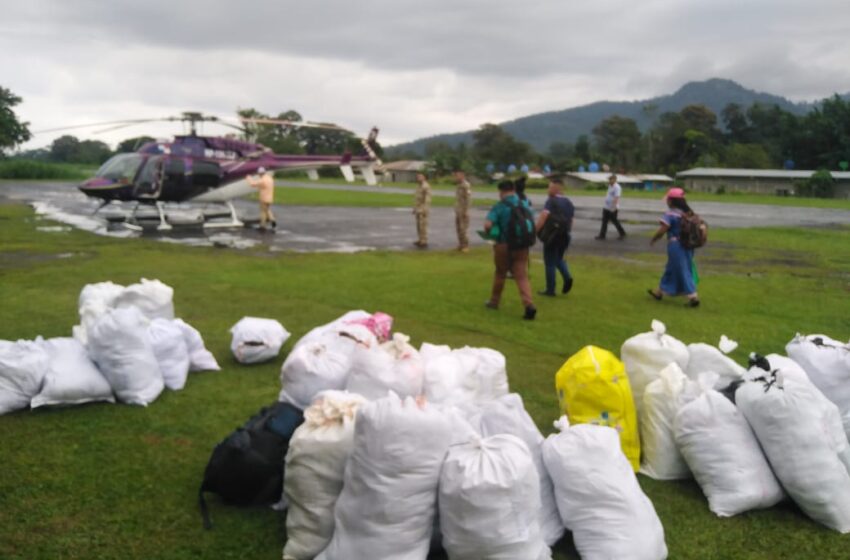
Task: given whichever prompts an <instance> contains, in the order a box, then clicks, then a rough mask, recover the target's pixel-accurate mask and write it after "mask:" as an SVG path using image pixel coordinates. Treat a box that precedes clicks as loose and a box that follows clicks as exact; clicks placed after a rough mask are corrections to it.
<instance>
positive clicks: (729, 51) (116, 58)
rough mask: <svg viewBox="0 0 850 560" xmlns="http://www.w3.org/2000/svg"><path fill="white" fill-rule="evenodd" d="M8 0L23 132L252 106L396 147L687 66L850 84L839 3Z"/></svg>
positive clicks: (2, 3) (1, 67) (813, 94)
mask: <svg viewBox="0 0 850 560" xmlns="http://www.w3.org/2000/svg"><path fill="white" fill-rule="evenodd" d="M0 10H2V13H3V14H4V17H3V19H2V21H0V76H3V78H2V80H3V83H2V85H3V86H4V87H8V88H10V89H12V90H13V91H14V92H15V93H16V94H18V95H20V96H22V97H23V98H24V100H25V103H24V104H23V105H22V106H21V107H20V112H21V113H22V114H23V117H24V118H25V119H26V120H29V121H31V123H32V126H31V128H33V129H36V128H37V127H40V128H47V127H48V126H58V125H61V124H74V123H76V122H83V121H86V120H88V121H103V120H111V119H119V118H140V117H147V116H158V115H168V114H173V113H175V112H179V111H182V110H188V109H197V110H203V111H209V112H215V113H218V114H220V115H233V114H234V111H235V109H236V108H237V107H255V108H257V109H259V110H261V111H264V112H268V113H277V112H279V111H284V110H287V109H296V110H298V111H299V112H301V113H302V114H303V115H304V116H305V117H306V118H308V119H314V120H322V121H334V122H339V123H340V124H343V125H345V126H348V127H351V128H352V129H354V130H356V131H359V132H362V131H366V130H368V129H369V128H370V127H371V126H372V125H373V124H378V125H379V126H380V127H381V129H382V134H383V136H382V140H383V141H384V142H385V143H393V142H398V141H404V140H410V139H413V138H416V137H421V136H426V135H430V134H436V133H441V132H448V131H456V130H468V129H471V128H476V127H477V126H478V125H480V124H481V123H483V122H501V121H504V120H509V119H513V118H517V117H520V116H524V115H527V114H530V113H534V112H541V111H547V110H560V109H564V108H567V107H571V106H575V105H581V104H585V103H590V102H593V101H598V100H603V99H617V100H624V99H645V98H648V97H652V96H654V95H659V94H665V93H671V92H672V91H674V90H675V89H677V88H678V87H680V86H681V85H682V84H684V83H685V82H687V81H690V80H694V79H705V78H710V77H725V78H731V79H735V80H736V81H739V82H741V83H742V84H743V85H745V86H747V87H751V88H754V89H758V90H761V91H768V92H770V93H776V94H780V95H786V96H789V97H791V98H793V99H798V100H799V99H816V98H821V97H825V96H827V95H830V94H832V93H833V92H836V91H844V90H847V89H848V88H847V85H846V84H848V83H850V79H848V78H850V70H848V69H846V61H847V60H850V42H848V40H847V39H846V37H848V36H850V33H848V31H850V23H848V22H850V18H848V17H847V16H848V15H850V8H848V5H847V4H846V1H845V0H840V1H839V0H814V1H813V2H808V3H806V4H805V5H803V4H802V3H799V2H796V1H793V0H748V2H746V3H743V2H740V1H738V0H734V1H733V0H715V1H714V2H711V3H708V2H704V1H700V0H675V1H673V0H644V1H643V2H625V1H623V0H597V1H596V2H581V1H575V2H562V1H554V0H543V1H538V2H533V3H522V4H521V3H519V2H511V1H506V0H488V1H485V0H467V1H463V2H457V1H456V0H432V1H430V2H427V3H426V2H420V1H416V2H414V1H412V0H394V1H389V0H363V1H361V2H350V1H343V0H323V1H321V2H292V1H290V2H282V1H279V0H255V1H253V2H248V3H242V4H235V3H233V2H227V1H224V0H205V1H201V0H181V1H180V2H173V1H171V2H165V1H163V0H148V1H146V2H130V1H128V0H115V1H113V2H109V3H104V2H97V1H95V0H76V1H75V2H65V1H62V0H32V1H30V2H15V1H12V0H0ZM166 128H167V127H166ZM163 130H165V129H163ZM137 131H138V132H137ZM171 131H172V132H173V131H174V130H173V128H172V130H171ZM125 132H126V134H125ZM145 132H147V130H142V129H126V130H122V131H116V133H115V134H113V135H110V136H108V137H107V141H109V142H113V143H114V142H116V141H118V140H120V139H122V138H125V137H127V136H129V135H134V134H137V133H138V134H141V133H145ZM166 133H167V132H166ZM82 135H83V134H81V136H82ZM47 142H49V139H45V140H42V139H41V138H39V139H37V140H36V141H34V142H33V143H31V144H36V145H41V144H43V143H47Z"/></svg>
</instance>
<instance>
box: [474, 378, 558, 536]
mask: <svg viewBox="0 0 850 560" xmlns="http://www.w3.org/2000/svg"><path fill="white" fill-rule="evenodd" d="M480 430H481V434H482V435H483V436H485V437H490V436H494V435H497V434H510V435H513V436H516V437H518V438H519V439H521V440H522V441H523V443H525V445H526V446H527V447H528V450H529V452H530V453H531V459H532V460H533V461H534V467H535V470H536V472H537V476H538V479H539V482H538V487H539V489H540V506H539V508H538V510H537V511H538V512H539V518H540V530H541V531H542V535H543V540H544V541H546V544H548V545H549V546H552V545H553V544H555V543H556V542H557V541H558V540H559V539H560V538H561V536H562V535H563V534H564V525H563V523H562V522H561V516H560V515H559V514H558V504H557V503H556V502H555V490H554V488H553V487H552V479H551V478H549V471H547V470H546V465H544V464H543V450H542V448H541V445H542V443H543V434H541V433H540V430H538V429H537V425H536V424H535V423H534V420H532V419H531V416H529V414H528V412H526V410H525V406H524V405H523V402H522V397H520V396H519V395H518V394H516V393H510V394H508V395H505V396H503V397H499V398H498V399H496V400H493V401H489V402H485V403H483V404H482V407H481V416H480Z"/></svg>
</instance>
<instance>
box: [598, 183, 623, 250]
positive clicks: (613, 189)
mask: <svg viewBox="0 0 850 560" xmlns="http://www.w3.org/2000/svg"><path fill="white" fill-rule="evenodd" d="M622 194H623V188H622V187H621V186H620V184H619V183H617V176H616V175H611V176H610V177H608V194H607V195H606V196H605V206H604V207H603V208H602V229H600V230H599V235H597V236H596V239H600V240H601V239H605V234H606V233H607V232H608V222H611V223H612V224H614V227H615V228H617V232H618V233H619V234H620V237H618V238H617V239H620V240H621V241H622V240H623V239H625V238H626V230H624V229H623V225H622V224H621V223H620V220H618V219H617V212H618V211H619V209H620V196H621V195H622Z"/></svg>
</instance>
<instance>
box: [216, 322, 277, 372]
mask: <svg viewBox="0 0 850 560" xmlns="http://www.w3.org/2000/svg"><path fill="white" fill-rule="evenodd" d="M230 332H231V334H232V335H233V338H232V339H231V341H230V350H231V351H232V352H233V356H234V357H235V358H236V360H237V361H238V362H240V363H243V364H257V363H260V362H266V361H268V360H271V359H273V358H274V357H275V356H277V354H278V352H280V347H281V346H283V343H284V342H286V340H287V339H288V338H289V332H288V331H287V330H286V329H285V328H283V325H281V324H280V323H279V322H278V321H276V320H274V319H262V318H259V317H243V318H242V319H240V320H239V322H237V323H236V324H235V325H233V326H232V327H230Z"/></svg>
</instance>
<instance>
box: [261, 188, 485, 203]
mask: <svg viewBox="0 0 850 560" xmlns="http://www.w3.org/2000/svg"><path fill="white" fill-rule="evenodd" d="M254 197H255V198H256V195H254ZM275 202H276V203H278V204H283V205H287V206H353V207H372V208H403V207H411V208H412V207H413V191H412V190H411V194H409V195H407V194H399V193H381V192H377V193H376V192H369V191H363V192H358V191H344V190H330V189H311V188H303V187H289V186H287V187H276V188H275ZM454 203H455V199H454V197H453V196H432V197H431V205H432V206H454ZM472 203H473V204H474V205H476V206H488V205H491V204H493V201H488V200H473V201H472Z"/></svg>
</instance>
